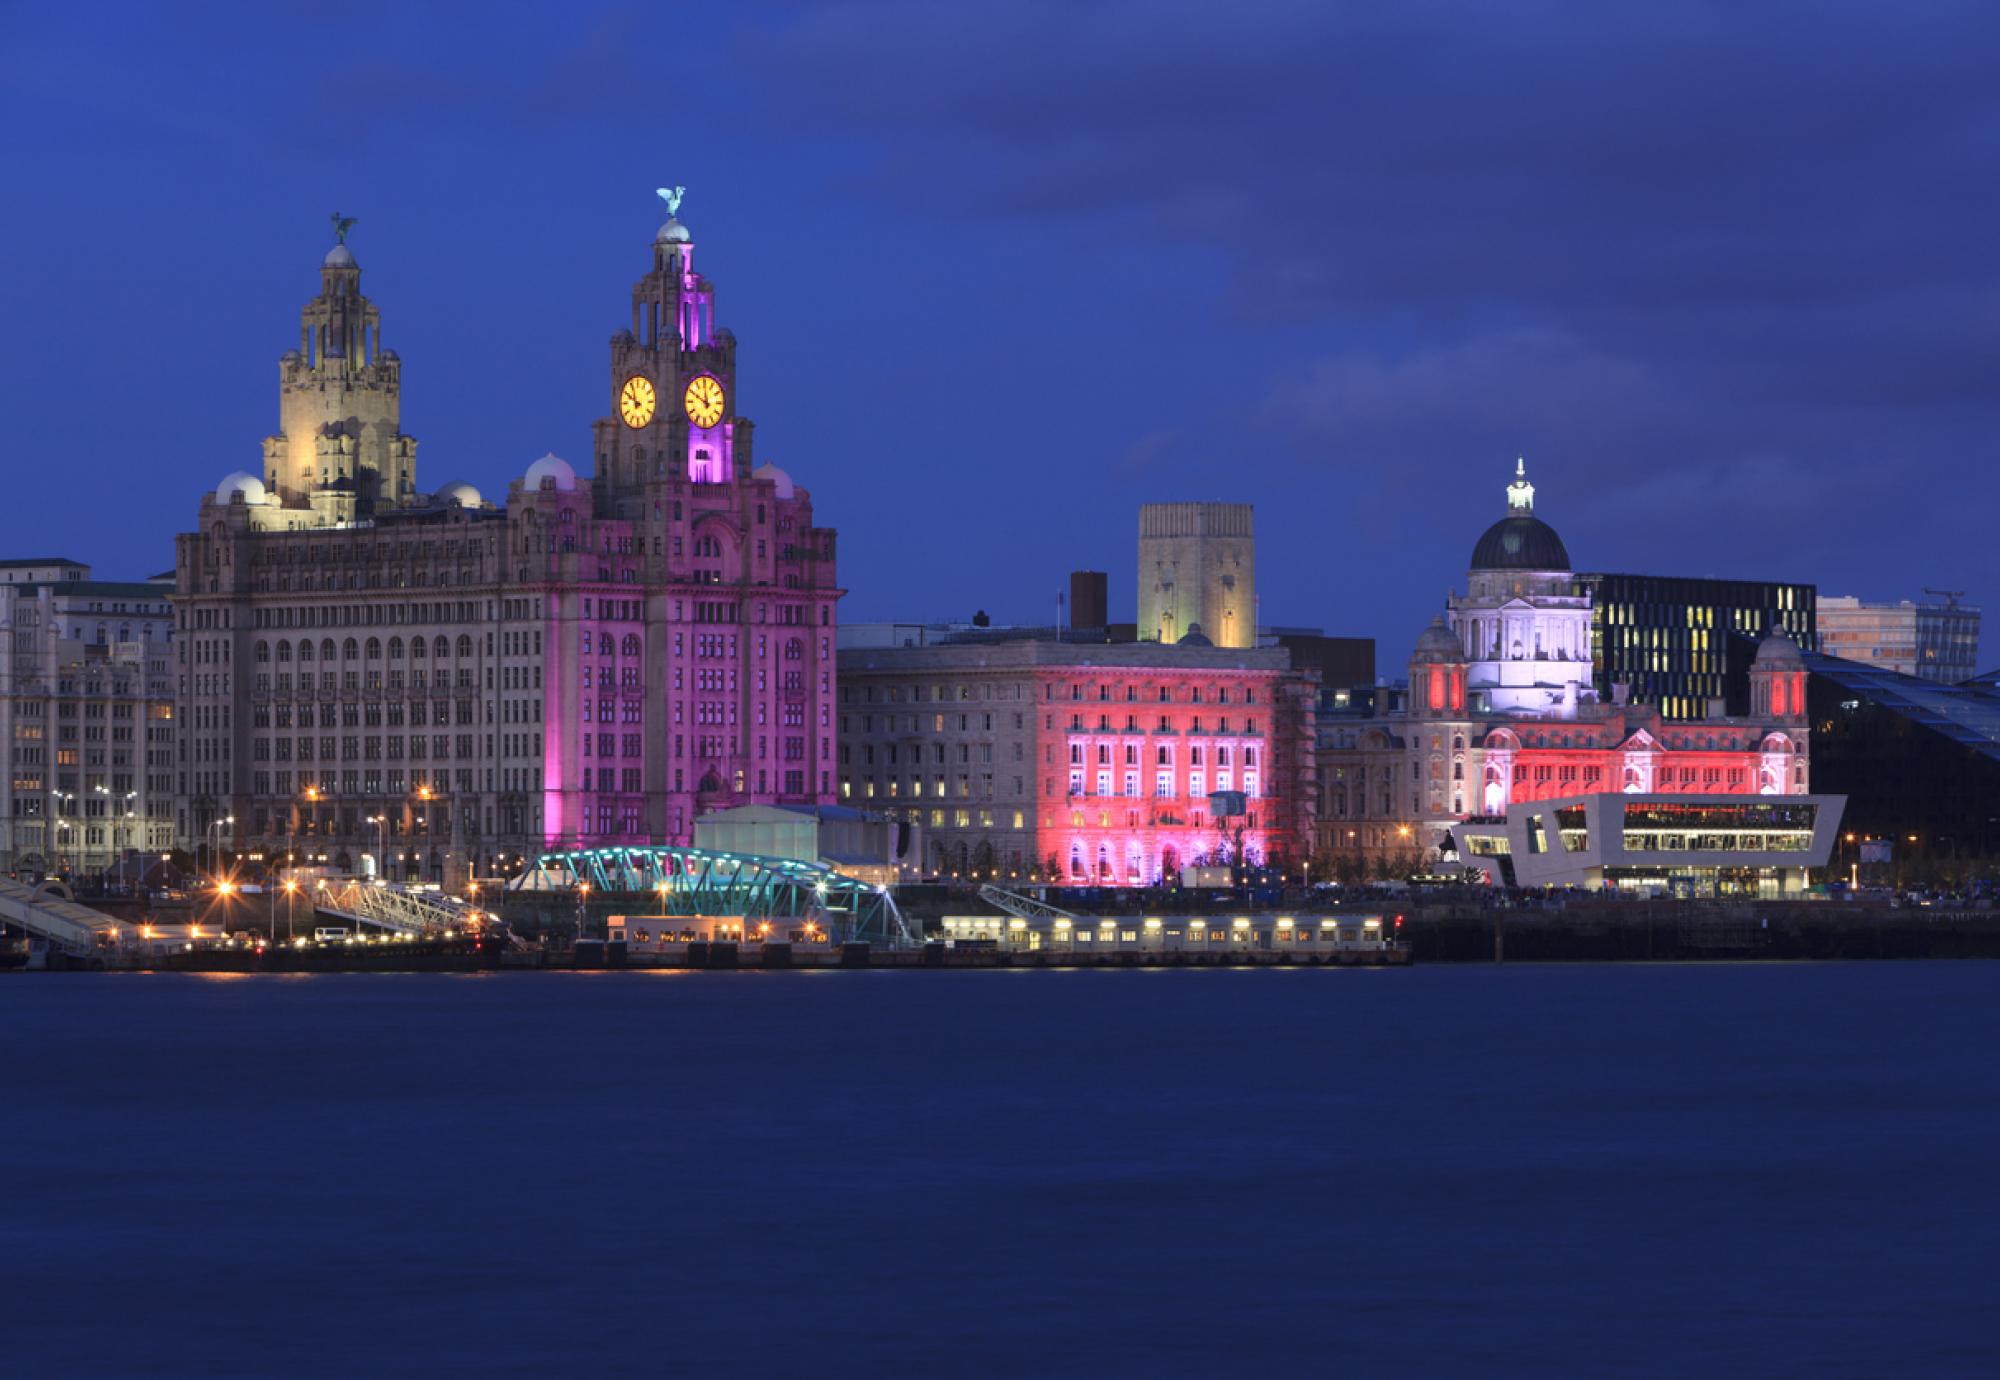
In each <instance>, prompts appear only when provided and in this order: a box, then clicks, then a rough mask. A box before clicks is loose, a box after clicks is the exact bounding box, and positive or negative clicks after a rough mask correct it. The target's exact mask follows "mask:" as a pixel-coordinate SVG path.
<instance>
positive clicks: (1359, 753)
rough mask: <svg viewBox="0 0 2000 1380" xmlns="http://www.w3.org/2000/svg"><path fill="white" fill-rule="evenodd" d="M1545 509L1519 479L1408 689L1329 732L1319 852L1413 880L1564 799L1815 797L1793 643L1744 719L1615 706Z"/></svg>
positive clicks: (1323, 755)
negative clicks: (1521, 811)
mask: <svg viewBox="0 0 2000 1380" xmlns="http://www.w3.org/2000/svg"><path fill="white" fill-rule="evenodd" d="M1533 504H1534V493H1533V490H1532V488H1529V487H1527V480H1526V476H1525V474H1524V473H1523V471H1522V469H1521V468H1520V467H1517V469H1516V472H1515V477H1514V482H1513V483H1512V484H1510V485H1509V486H1508V490H1507V514H1506V516H1505V517H1503V518H1502V519H1501V520H1500V521H1499V522H1497V523H1495V524H1494V525H1493V526H1492V527H1491V528H1489V529H1487V531H1486V533H1485V534H1484V535H1483V536H1481V537H1480V539H1479V541H1478V543H1477V544H1476V546H1475V547H1474V550H1473V556H1472V563H1471V565H1472V568H1471V570H1470V572H1469V574H1468V576H1467V591H1468V592H1467V593H1466V594H1465V595H1464V596H1459V595H1456V594H1454V595H1453V596H1451V598H1450V599H1449V600H1448V602H1447V617H1441V618H1438V619H1435V620H1434V621H1433V622H1432V624H1431V626H1430V627H1429V628H1428V629H1426V630H1425V631H1424V633H1423V635H1422V636H1421V637H1419V638H1418V640H1417V645H1416V649H1415V651H1414V652H1413V654H1412V655H1411V658H1410V663H1409V680H1408V683H1407V688H1406V689H1405V690H1403V691H1402V692H1401V693H1400V694H1389V695H1386V696H1385V695H1383V694H1381V693H1380V692H1378V694H1377V696H1376V698H1375V701H1374V703H1373V704H1372V705H1371V706H1368V707H1367V708H1366V709H1360V708H1355V709H1351V710H1350V711H1348V712H1341V713H1332V714H1327V715H1325V716H1323V717H1322V719H1321V720H1320V723H1319V728H1318V765H1319V790H1320V799H1319V802H1318V805H1319V808H1318V816H1319V825H1318V842H1319V847H1320V850H1321V851H1322V852H1324V853H1330V854H1332V855H1334V856H1335V857H1339V856H1342V855H1359V856H1361V857H1363V858H1367V859H1372V860H1376V861H1381V860H1387V859H1395V860H1399V861H1402V862H1408V863H1411V864H1412V865H1414V864H1416V863H1419V862H1421V861H1422V860H1423V859H1425V858H1426V857H1430V858H1435V857H1436V856H1437V850H1438V849H1439V848H1440V846H1442V845H1444V844H1446V843H1447V841H1448V839H1449V838H1450V831H1451V828H1452V826H1453V825H1454V824H1456V823H1458V822H1459V821H1462V820H1466V819H1487V820H1493V819H1499V818H1501V817H1503V816H1505V815H1506V813H1507V811H1508V809H1509V807H1510V806H1512V805H1513V804H1515V803H1516V802H1520V801H1533V800H1541V799H1547V798H1552V797H1555V796H1567V795H1579V794H1590V793H1595V792H1601V791H1621V792H1638V793H1653V792H1661V793H1665V792H1701V793H1706V794H1725V795H1783V794H1790V793H1795V792H1803V791H1804V790H1805V789H1806V787H1807V782H1808V779H1809V759H1808V741H1809V732H1808V721H1807V718H1806V712H1805V690H1804V679H1805V672H1804V668H1803V664H1802V663H1801V661H1800V658H1799V651H1798V648H1797V647H1796V646H1795V645H1794V644H1793V643H1792V642H1791V641H1790V639H1789V638H1787V637H1785V636H1784V635H1783V634H1782V633H1773V634H1772V635H1770V636H1768V637H1766V638H1765V639H1764V640H1763V642H1762V644H1761V646H1760V649H1759V651H1758V653H1757V655H1756V657H1755V660H1754V663H1753V664H1752V665H1751V666H1749V667H1747V668H1746V670H1745V675H1746V679H1747V682H1748V685H1749V700H1750V704H1749V706H1748V709H1749V712H1748V713H1747V714H1745V715H1743V716H1737V717H1715V718H1710V719H1706V720H1702V721H1700V722H1687V721H1677V720H1674V719H1671V718H1669V717H1668V716H1666V715H1665V714H1664V713H1662V711H1661V707H1660V706H1658V705H1655V704H1633V703H1629V702H1625V701H1624V699H1623V696H1622V693H1621V694H1618V695H1616V696H1615V697H1613V698H1600V696H1599V695H1598V692H1597V688H1596V684H1595V677H1594V676H1593V674H1592V664H1591V661H1590V656H1589V647H1590V641H1589V637H1588V630H1589V628H1590V626H1591V619H1592V615H1593V608H1592V603H1591V592H1590V588H1589V587H1588V586H1586V585H1582V584H1579V583H1578V582H1577V581H1576V580H1575V579H1574V577H1572V576H1571V575H1570V573H1569V571H1568V568H1567V567H1568V564H1569V556H1568V552H1567V550H1566V549H1565V548H1564V546H1563V544H1562V540H1561V538H1560V537H1558V536H1557V535H1556V533H1555V531H1554V530H1553V529H1552V528H1550V527H1549V526H1548V525H1547V524H1546V523H1544V522H1542V521H1541V520H1540V519H1538V518H1536V517H1534V515H1533ZM1447 620H1448V621H1447Z"/></svg>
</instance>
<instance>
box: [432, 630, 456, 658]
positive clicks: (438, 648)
mask: <svg viewBox="0 0 2000 1380" xmlns="http://www.w3.org/2000/svg"><path fill="white" fill-rule="evenodd" d="M431 655H432V656H450V655H451V643H450V642H449V641H448V640H447V639H446V638H445V635H444V634H443V633H439V634H438V635H437V636H436V637H435V638H433V639H431Z"/></svg>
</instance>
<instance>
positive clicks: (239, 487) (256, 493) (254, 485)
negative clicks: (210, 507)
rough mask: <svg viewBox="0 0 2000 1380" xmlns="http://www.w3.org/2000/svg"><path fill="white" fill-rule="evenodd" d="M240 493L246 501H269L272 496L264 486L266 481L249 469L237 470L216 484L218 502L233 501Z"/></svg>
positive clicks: (216, 499)
mask: <svg viewBox="0 0 2000 1380" xmlns="http://www.w3.org/2000/svg"><path fill="white" fill-rule="evenodd" d="M238 494H241V495H242V496H243V501H244V502H245V503H268V502H269V501H270V497H271V496H270V494H269V492H268V491H267V490H266V489H265V488H264V481H263V480H261V479H259V478H258V477H257V476H256V475H254V474H251V473H250V472H249V471H248V470H237V471H236V472H235V473H234V474H231V475H228V476H226V477H225V478H224V479H223V481H222V482H221V483H220V484H217V485H216V486H215V501H216V502H217V503H233V502H235V501H236V496H237V495H238Z"/></svg>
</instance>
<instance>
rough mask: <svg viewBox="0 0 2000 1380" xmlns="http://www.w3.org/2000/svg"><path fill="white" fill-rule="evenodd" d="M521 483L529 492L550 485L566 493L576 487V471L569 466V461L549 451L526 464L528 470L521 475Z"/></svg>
mask: <svg viewBox="0 0 2000 1380" xmlns="http://www.w3.org/2000/svg"><path fill="white" fill-rule="evenodd" d="M521 485H522V487H523V488H525V489H527V490H528V491H529V492H531V493H532V492H534V491H536V490H539V489H546V488H549V487H551V486H553V487H554V488H556V489H557V490H559V491H560V492H562V493H568V492H569V491H570V490H572V489H574V488H575V487H576V471H575V470H573V469H571V468H570V466H569V461H567V460H565V459H563V458H562V457H561V456H560V455H557V454H556V453H555V452H554V451H550V452H549V453H548V454H547V455H544V456H543V457H542V458H541V459H539V460H537V461H536V462H535V463H534V464H532V465H530V466H528V472H527V473H526V474H524V475H522V476H521Z"/></svg>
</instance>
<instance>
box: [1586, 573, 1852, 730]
mask: <svg viewBox="0 0 2000 1380" xmlns="http://www.w3.org/2000/svg"><path fill="white" fill-rule="evenodd" d="M1576 583H1577V587H1578V590H1579V591H1580V592H1581V593H1583V594H1585V595H1586V596H1588V598H1589V600H1590V642H1591V657H1592V660H1593V662H1594V664H1595V668H1596V689H1597V694H1598V697H1599V698H1600V699H1606V700H1608V699H1612V698H1613V697H1614V696H1615V695H1616V694H1618V693H1620V691H1619V687H1621V686H1622V687H1623V692H1622V693H1623V694H1624V695H1625V697H1626V698H1627V699H1629V700H1632V701H1635V702H1638V703H1643V704H1650V705H1653V706H1655V707H1656V708H1658V709H1659V711H1660V713H1661V714H1662V715H1663V716H1664V717H1666V718H1669V719H1702V718H1712V717H1718V716H1724V715H1729V714H1741V713H1742V712H1743V705H1744V702H1745V697H1746V696H1747V695H1748V693H1749V682H1748V679H1747V677H1748V673H1749V666H1750V662H1751V659H1752V658H1754V657H1755V656H1756V654H1757V648H1758V645H1759V642H1760V640H1761V639H1762V638H1763V636H1764V634H1765V633H1766V632H1768V631H1769V630H1771V629H1772V628H1778V629H1781V630H1783V632H1784V634H1785V635H1786V636H1787V637H1788V638H1790V639H1791V640H1792V642H1793V644H1794V645H1796V646H1797V647H1799V648H1800V649H1801V650H1803V651H1814V650H1817V648H1818V645H1819V642H1818V631H1817V622H1816V617H1815V609H1816V607H1817V604H1818V590H1817V589H1816V588H1815V587H1814V586H1812V585H1809V584H1798V583H1786V582H1781V581H1765V580H1710V579H1696V578H1689V577H1683V576H1678V575H1607V574H1586V575H1579V576H1577V577H1576Z"/></svg>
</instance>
